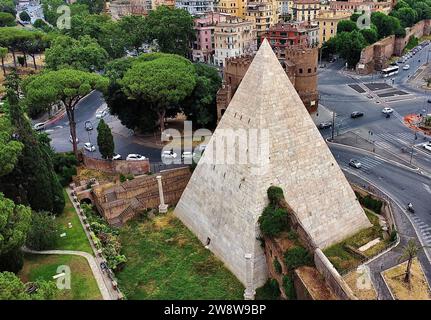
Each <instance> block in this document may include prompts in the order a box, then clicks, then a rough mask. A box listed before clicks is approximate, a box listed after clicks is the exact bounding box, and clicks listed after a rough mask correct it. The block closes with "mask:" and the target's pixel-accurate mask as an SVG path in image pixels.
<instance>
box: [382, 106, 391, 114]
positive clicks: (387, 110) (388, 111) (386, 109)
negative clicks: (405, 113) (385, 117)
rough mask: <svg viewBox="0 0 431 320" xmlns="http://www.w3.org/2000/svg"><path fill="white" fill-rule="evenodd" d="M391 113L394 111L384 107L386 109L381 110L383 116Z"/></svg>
mask: <svg viewBox="0 0 431 320" xmlns="http://www.w3.org/2000/svg"><path fill="white" fill-rule="evenodd" d="M392 112H394V109H392V108H388V107H386V108H383V109H382V113H384V114H389V113H392Z"/></svg>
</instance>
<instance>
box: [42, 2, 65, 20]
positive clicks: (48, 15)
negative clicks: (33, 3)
mask: <svg viewBox="0 0 431 320" xmlns="http://www.w3.org/2000/svg"><path fill="white" fill-rule="evenodd" d="M64 5H65V2H64V0H42V9H43V14H44V16H45V20H46V21H48V23H50V24H51V25H53V26H55V25H56V24H57V19H58V17H60V15H61V13H57V8H58V7H60V6H64Z"/></svg>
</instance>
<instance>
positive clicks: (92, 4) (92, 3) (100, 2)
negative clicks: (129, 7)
mask: <svg viewBox="0 0 431 320" xmlns="http://www.w3.org/2000/svg"><path fill="white" fill-rule="evenodd" d="M77 3H78V4H84V5H86V6H87V8H88V10H89V11H90V13H92V14H93V13H101V12H102V11H103V9H104V8H105V1H104V0H78V2H77Z"/></svg>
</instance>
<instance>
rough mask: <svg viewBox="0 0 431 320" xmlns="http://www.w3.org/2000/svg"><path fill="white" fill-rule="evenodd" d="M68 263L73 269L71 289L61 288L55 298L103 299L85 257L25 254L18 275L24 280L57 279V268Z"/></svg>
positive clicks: (71, 269)
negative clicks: (55, 276) (22, 266)
mask: <svg viewBox="0 0 431 320" xmlns="http://www.w3.org/2000/svg"><path fill="white" fill-rule="evenodd" d="M61 265H66V266H68V267H69V268H70V271H71V281H70V285H71V287H70V290H59V292H58V294H57V295H56V296H55V298H54V299H55V300H101V299H102V296H101V294H100V291H99V288H98V286H97V283H96V280H95V279H94V277H93V273H92V271H91V269H90V266H89V265H88V262H87V260H86V259H85V258H83V257H79V256H72V255H36V254H25V257H24V268H23V269H22V270H21V271H20V272H19V274H18V276H19V277H20V278H21V280H22V281H24V282H28V281H35V280H38V279H41V280H46V281H56V280H54V279H53V278H52V277H53V276H54V275H55V274H57V268H58V267H59V266H61Z"/></svg>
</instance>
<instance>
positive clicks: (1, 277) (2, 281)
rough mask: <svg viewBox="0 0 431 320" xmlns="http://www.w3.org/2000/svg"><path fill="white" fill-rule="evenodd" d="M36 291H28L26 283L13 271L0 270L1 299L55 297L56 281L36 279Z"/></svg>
mask: <svg viewBox="0 0 431 320" xmlns="http://www.w3.org/2000/svg"><path fill="white" fill-rule="evenodd" d="M33 284H34V285H35V286H36V287H37V291H36V292H35V293H31V294H30V293H28V292H27V290H26V285H25V284H24V283H23V282H22V281H21V279H20V278H18V277H17V276H16V275H15V274H13V273H12V272H0V288H1V290H0V300H49V299H53V298H54V296H55V294H56V292H57V290H58V289H57V288H56V287H55V283H54V282H48V281H41V280H38V281H35V282H34V283H33Z"/></svg>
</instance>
